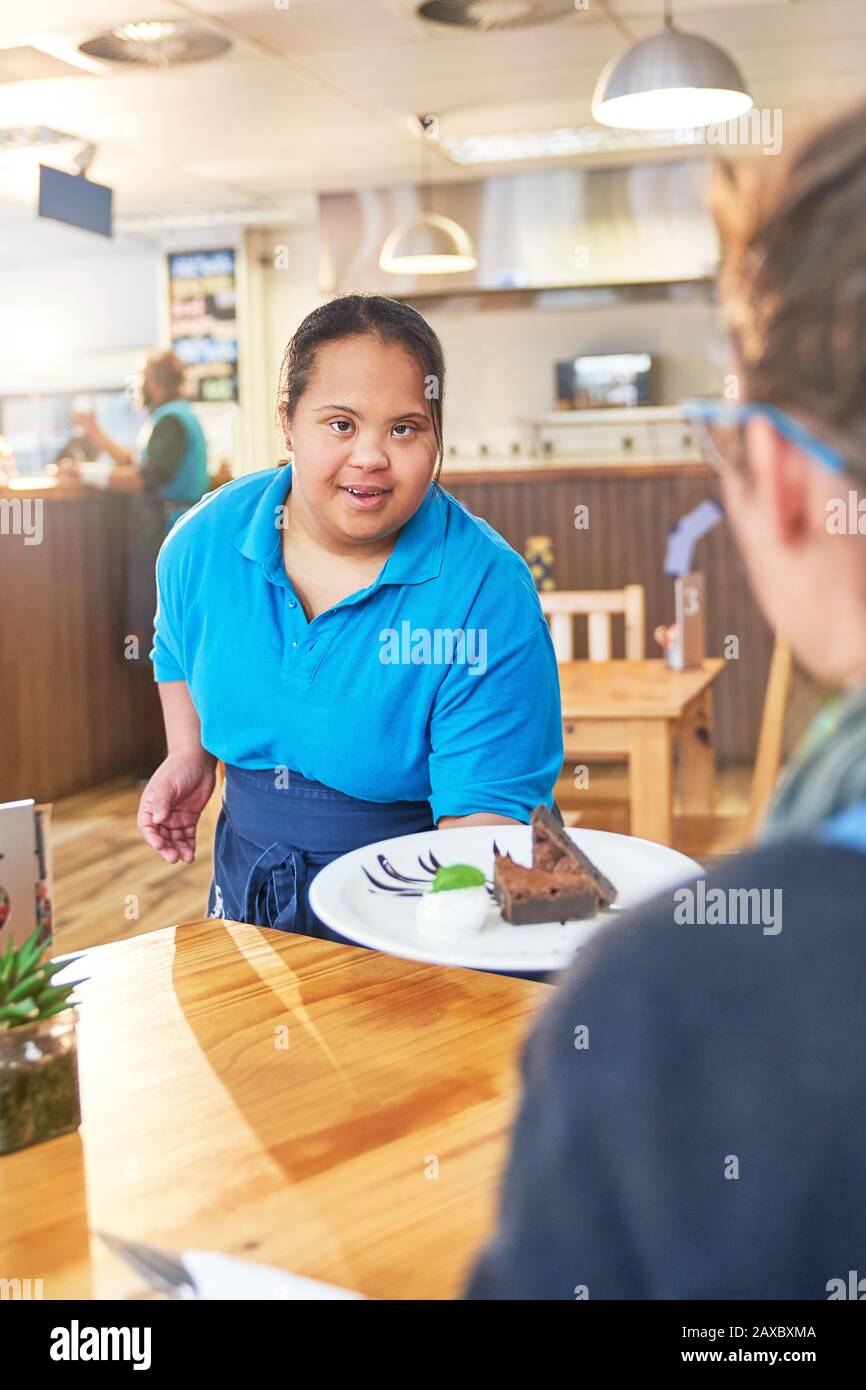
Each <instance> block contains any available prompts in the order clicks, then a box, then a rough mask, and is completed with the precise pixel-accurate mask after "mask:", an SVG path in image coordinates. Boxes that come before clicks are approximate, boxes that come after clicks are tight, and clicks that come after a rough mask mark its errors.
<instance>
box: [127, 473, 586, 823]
mask: <svg viewBox="0 0 866 1390" xmlns="http://www.w3.org/2000/svg"><path fill="white" fill-rule="evenodd" d="M290 487H291V468H290V467H283V468H277V469H268V470H267V471H266V472H263V473H254V474H251V475H248V476H246V477H243V478H239V479H237V480H236V481H234V482H232V483H228V484H227V485H225V486H224V487H222V488H219V489H218V490H217V491H216V492H212V493H209V494H208V495H207V496H206V497H204V498H203V499H202V501H201V502H200V503H198V505H197V506H195V507H193V508H192V509H191V510H190V511H188V512H187V513H186V514H185V515H184V516H183V517H182V518H181V520H180V521H179V522H178V523H177V525H176V526H175V527H174V529H173V530H172V532H171V534H170V535H169V536H168V538H167V539H166V541H165V543H164V545H163V547H162V549H161V551H160V554H159V559H158V561H157V586H158V591H159V601H158V608H157V614H156V623H155V629H156V636H155V643H154V647H153V651H152V652H151V657H152V660H153V663H154V671H155V676H156V679H157V681H179V680H183V681H186V682H187V685H188V686H189V690H190V694H191V696H192V700H193V703H194V705H195V707H196V710H197V711H198V714H199V718H200V720H201V727H202V743H203V745H204V747H205V748H207V749H208V751H209V752H211V753H213V754H214V755H215V756H216V757H217V758H221V759H222V760H223V761H225V762H226V763H230V764H234V765H235V766H237V767H245V768H258V769H262V768H276V767H279V768H283V767H285V768H289V769H291V770H293V771H296V772H300V773H301V774H302V775H303V776H304V777H307V778H309V779H311V780H313V781H317V782H322V783H324V784H325V785H326V786H329V787H333V788H334V789H335V790H337V791H341V792H344V793H346V794H347V795H349V796H355V797H359V798H361V799H363V800H366V801H378V802H388V801H424V800H429V801H430V804H431V809H432V813H433V816H434V818H435V819H437V820H438V819H439V818H440V817H441V816H462V815H469V814H471V813H472V812H474V811H491V812H497V813H499V814H500V815H505V816H513V817H515V818H516V819H518V820H522V821H528V820H529V818H530V813H531V811H532V807H533V806H535V805H537V803H538V802H544V803H545V804H547V805H550V804H551V802H552V796H553V787H554V783H555V782H556V779H557V777H558V775H559V772H560V769H561V766H562V758H563V751H562V725H561V716H560V704H559V681H558V677H557V669H556V658H555V655H554V651H553V644H552V642H551V639H550V633H549V630H548V626H547V623H546V621H545V619H544V616H543V614H542V612H541V606H540V604H539V601H538V596H537V594H536V592H535V587H534V584H533V582H532V576H531V574H530V572H529V569H528V567H527V565H526V563H525V561H524V560H523V559H522V558H521V557H520V556H519V555H518V554H517V553H516V552H515V551H514V550H512V549H511V547H510V546H508V545H507V544H506V543H505V541H504V540H503V539H502V537H501V536H499V535H497V533H496V532H495V531H493V530H492V529H491V527H489V526H488V525H487V524H486V522H484V521H482V520H480V519H479V518H478V517H474V516H472V515H471V514H470V513H469V512H467V511H466V509H465V508H464V507H463V506H462V505H461V504H460V503H459V502H458V501H457V500H456V499H455V498H454V497H451V496H450V495H449V494H448V493H447V492H445V491H444V490H443V489H442V488H440V487H439V486H438V485H436V484H432V485H431V487H430V488H429V490H428V492H427V493H426V495H425V497H424V500H423V502H422V503H421V506H420V507H419V508H418V510H417V511H416V512H415V514H414V515H413V516H412V517H410V519H409V521H407V522H406V524H405V525H404V527H403V529H402V531H401V532H400V535H399V536H398V538H397V542H396V544H395V546H394V549H393V551H392V552H391V554H390V556H389V557H388V559H387V561H386V562H385V564H384V566H383V567H382V570H381V571H380V573H379V575H378V577H377V578H376V580H375V581H374V582H373V583H372V584H370V585H369V586H368V587H367V588H365V589H360V590H358V592H357V593H354V594H350V595H349V596H348V597H347V598H344V599H343V600H342V601H341V602H340V603H338V604H337V605H336V607H335V608H331V609H328V610H326V611H325V612H324V613H321V614H320V615H319V616H318V617H316V618H314V619H313V621H312V622H308V621H307V618H306V615H305V613H304V609H303V606H302V605H301V602H300V600H299V598H298V595H297V593H296V592H295V590H294V588H293V587H292V583H291V581H290V580H289V578H288V575H287V574H286V572H285V567H284V564H283V557H282V547H281V543H280V542H281V531H280V521H281V518H282V515H283V512H282V509H283V506H284V504H285V500H286V497H287V494H288V491H289V489H290Z"/></svg>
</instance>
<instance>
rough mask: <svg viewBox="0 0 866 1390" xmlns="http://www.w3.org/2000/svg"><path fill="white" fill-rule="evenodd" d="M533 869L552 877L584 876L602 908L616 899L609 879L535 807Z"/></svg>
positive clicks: (533, 817)
mask: <svg viewBox="0 0 866 1390" xmlns="http://www.w3.org/2000/svg"><path fill="white" fill-rule="evenodd" d="M532 867H533V868H534V869H545V870H547V872H548V873H551V874H583V875H584V876H585V877H586V878H588V879H589V880H590V882H591V883H592V884H593V885H594V887H595V890H596V892H597V894H598V897H599V901H600V902H601V903H603V905H604V906H605V907H610V904H611V903H612V902H613V901H614V900H615V898H616V889H615V888H614V886H613V884H612V883H611V881H610V879H609V878H605V876H604V874H603V873H602V872H601V870H600V869H598V868H596V866H595V864H593V862H592V860H591V859H589V858H587V856H586V855H585V854H584V853H583V852H582V851H581V850H579V849H578V847H577V845H576V844H575V843H574V841H573V840H572V838H571V836H570V835H569V833H568V831H567V830H565V829H564V827H563V826H561V825H560V824H559V823H558V822H557V821H556V820H555V819H554V817H553V816H552V815H551V813H550V811H548V809H547V807H546V806H536V808H535V810H534V811H533V812H532Z"/></svg>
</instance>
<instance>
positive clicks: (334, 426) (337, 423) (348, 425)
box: [331, 420, 352, 434]
mask: <svg viewBox="0 0 866 1390" xmlns="http://www.w3.org/2000/svg"><path fill="white" fill-rule="evenodd" d="M341 425H345V426H346V428H345V429H344V430H343V429H340V426H341ZM351 428H352V421H351V420H332V421H331V429H332V430H334V432H335V433H336V434H348V433H349V430H351Z"/></svg>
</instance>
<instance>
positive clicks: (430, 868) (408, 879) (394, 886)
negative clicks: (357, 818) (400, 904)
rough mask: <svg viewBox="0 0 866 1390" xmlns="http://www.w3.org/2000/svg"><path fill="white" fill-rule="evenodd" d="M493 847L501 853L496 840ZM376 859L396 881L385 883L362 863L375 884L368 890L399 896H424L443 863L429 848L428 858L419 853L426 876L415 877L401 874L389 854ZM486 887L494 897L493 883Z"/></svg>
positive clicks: (385, 872)
mask: <svg viewBox="0 0 866 1390" xmlns="http://www.w3.org/2000/svg"><path fill="white" fill-rule="evenodd" d="M493 849H494V853H496V854H498V853H499V850H498V849H497V848H496V842H495V841H494V843H493ZM376 859H377V862H378V864H379V867H380V868H381V870H382V873H383V874H385V875H386V876H387V877H388V878H390V879H394V880H396V881H395V882H393V883H383V882H382V881H381V880H380V879H378V878H374V877H373V875H372V874H371V873H370V870H369V869H368V868H367V867H366V865H364V864H362V865H361V868H362V869H363V871H364V873H365V874H366V876H367V878H368V879H369V880H370V883H371V884H372V885H373V886H372V888H370V889H369V890H368V891H369V892H371V893H392V894H396V895H397V897H398V898H421V897H423V896H424V888H425V886H426V885H427V884H428V883H430V882H431V880H432V879H433V878H434V877H435V874H436V870H437V869H441V867H442V865H441V864H440V863H439V860H438V859H437V858H436V855H435V854H434V853H433V851H432V850H430V849H428V850H427V859H426V860H424V859H423V858H422V856H421V855H420V854H419V855H418V864H419V866H420V867H421V868H422V869H423V870H424V873H425V874H426V878H414V877H413V876H412V875H411V874H401V873H400V870H399V869H395V868H394V865H393V864H392V863H391V861H390V859H388V858H387V856H386V855H384V854H377V855H376ZM415 883H418V884H421V885H422V886H421V887H420V888H413V887H412V886H411V885H412V884H415ZM485 887H486V889H487V891H488V893H489V894H490V896H491V897H492V896H493V884H492V883H489V882H488V883H485Z"/></svg>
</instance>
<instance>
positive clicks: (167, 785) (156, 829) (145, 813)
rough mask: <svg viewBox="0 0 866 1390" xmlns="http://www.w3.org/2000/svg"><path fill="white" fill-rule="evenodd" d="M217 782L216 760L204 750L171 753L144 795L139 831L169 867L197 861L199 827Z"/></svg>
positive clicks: (139, 807) (139, 818) (142, 795)
mask: <svg viewBox="0 0 866 1390" xmlns="http://www.w3.org/2000/svg"><path fill="white" fill-rule="evenodd" d="M215 780H216V773H215V771H214V760H213V758H212V757H211V756H210V754H208V753H205V752H204V750H203V749H198V750H197V751H193V752H190V753H169V755H168V757H167V758H166V759H165V762H163V763H160V765H159V767H158V768H157V769H156V772H155V773H154V774H153V776H152V777H151V779H150V781H149V782H148V784H147V786H146V787H145V789H144V791H143V792H142V794H141V801H140V802H139V805H138V828H139V830H140V831H141V834H142V837H143V839H144V840H145V841H146V843H147V844H149V845H150V847H151V849H155V850H156V852H157V854H161V855H162V857H163V859H164V860H165V861H166V863H167V864H176V863H177V861H178V860H179V859H180V860H182V861H183V863H184V864H191V863H192V861H193V860H194V859H195V831H196V826H197V825H198V819H199V816H200V815H201V813H202V811H203V810H204V808H205V806H206V805H207V803H208V802H209V801H210V798H211V795H212V793H213V789H214V782H215Z"/></svg>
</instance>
